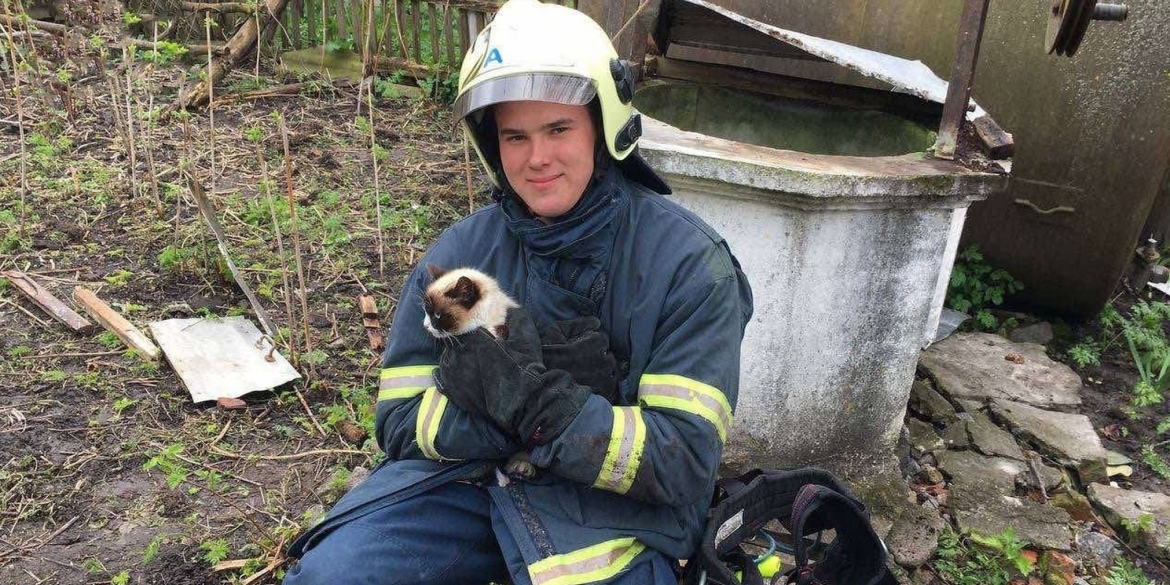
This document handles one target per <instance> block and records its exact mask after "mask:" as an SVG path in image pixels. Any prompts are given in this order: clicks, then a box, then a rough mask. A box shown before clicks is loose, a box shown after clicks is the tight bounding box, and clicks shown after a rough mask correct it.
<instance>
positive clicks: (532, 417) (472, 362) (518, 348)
mask: <svg viewBox="0 0 1170 585" xmlns="http://www.w3.org/2000/svg"><path fill="white" fill-rule="evenodd" d="M507 326H508V336H507V337H506V338H504V339H496V338H494V337H492V335H491V334H490V333H488V332H487V331H486V330H482V329H480V330H476V331H473V332H471V333H468V334H466V335H463V336H460V337H459V338H458V339H457V340H456V342H455V344H454V345H451V346H449V347H447V348H446V349H444V350H443V355H442V356H441V357H440V358H439V368H438V370H437V371H436V372H435V383H436V385H437V386H438V388H439V391H440V392H442V393H443V394H444V395H446V396H447V398H449V399H450V400H451V401H452V402H454V403H455V404H456V405H458V406H459V407H460V408H462V409H464V410H466V411H468V412H472V413H476V414H480V415H483V416H487V417H489V418H491V419H492V421H494V422H495V423H496V425H497V426H499V427H500V429H501V430H503V431H504V432H507V433H511V434H513V435H517V436H518V437H520V439H521V440H523V441H525V442H526V443H538V444H539V443H545V442H548V441H551V440H552V439H554V438H556V437H557V436H558V435H560V434H561V432H563V431H564V429H565V427H567V426H569V423H570V422H572V421H573V418H575V417H576V416H577V413H578V412H580V411H581V408H582V406H584V404H585V401H586V400H587V399H588V398H589V388H587V387H585V386H581V385H578V384H575V383H574V382H573V380H572V379H571V378H570V377H569V375H568V374H567V373H566V372H564V371H562V370H551V371H550V370H547V369H546V368H545V366H544V364H543V363H542V353H541V347H540V337H539V336H538V335H537V334H536V325H535V324H534V323H533V322H532V319H531V318H529V317H528V315H527V314H526V313H525V312H524V311H523V310H521V309H511V310H509V311H508V317H507Z"/></svg>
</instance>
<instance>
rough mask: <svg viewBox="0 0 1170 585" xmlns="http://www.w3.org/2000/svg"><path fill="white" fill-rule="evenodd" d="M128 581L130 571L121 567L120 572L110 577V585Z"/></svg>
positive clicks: (120, 584)
mask: <svg viewBox="0 0 1170 585" xmlns="http://www.w3.org/2000/svg"><path fill="white" fill-rule="evenodd" d="M128 583H130V571H127V570H125V569H122V571H121V572H120V573H118V574H117V575H114V576H113V577H110V585H127V584H128Z"/></svg>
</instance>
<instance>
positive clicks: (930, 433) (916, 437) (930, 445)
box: [906, 417, 946, 457]
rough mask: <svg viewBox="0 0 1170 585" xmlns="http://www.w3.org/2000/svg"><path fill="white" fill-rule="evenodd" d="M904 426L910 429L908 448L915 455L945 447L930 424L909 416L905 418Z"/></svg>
mask: <svg viewBox="0 0 1170 585" xmlns="http://www.w3.org/2000/svg"><path fill="white" fill-rule="evenodd" d="M906 428H907V429H909V430H910V448H911V450H912V451H913V453H914V456H915V457H921V456H922V455H924V454H926V453H934V452H936V451H942V450H943V449H944V448H946V446H945V445H944V444H943V440H942V439H941V438H939V436H938V434H937V433H935V432H934V427H932V426H930V423H927V422H922V421H920V420H918V419H916V418H913V417H911V418H908V419H906Z"/></svg>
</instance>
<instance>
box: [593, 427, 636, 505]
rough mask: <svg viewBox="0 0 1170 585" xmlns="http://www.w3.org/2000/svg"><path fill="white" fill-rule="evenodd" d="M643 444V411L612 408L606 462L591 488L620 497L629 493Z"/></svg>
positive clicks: (602, 464) (603, 463) (603, 462)
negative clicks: (615, 493)
mask: <svg viewBox="0 0 1170 585" xmlns="http://www.w3.org/2000/svg"><path fill="white" fill-rule="evenodd" d="M645 445H646V422H645V421H644V420H642V409H641V408H639V407H637V406H615V407H613V430H612V431H611V432H610V435H609V447H608V448H606V450H605V460H604V461H602V463H601V470H600V471H599V472H598V473H597V480H596V481H595V482H593V487H596V488H600V489H603V490H609V491H611V492H617V493H619V494H624V493H626V492H628V491H630V486H631V485H633V483H634V477H635V476H636V475H637V474H638V466H639V465H640V464H641V463H642V450H643V448H644V447H645Z"/></svg>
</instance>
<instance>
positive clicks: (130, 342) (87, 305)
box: [73, 286, 159, 360]
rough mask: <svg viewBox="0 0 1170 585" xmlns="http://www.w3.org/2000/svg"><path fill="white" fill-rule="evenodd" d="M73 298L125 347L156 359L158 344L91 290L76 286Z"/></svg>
mask: <svg viewBox="0 0 1170 585" xmlns="http://www.w3.org/2000/svg"><path fill="white" fill-rule="evenodd" d="M73 300H74V302H76V303H77V304H78V305H81V307H82V308H84V309H85V312H86V313H89V316H90V317H93V318H94V319H95V320H96V321H97V322H98V323H101V324H102V327H105V328H106V329H108V330H110V331H113V332H114V335H117V336H118V339H121V340H122V343H125V344H126V346H127V347H129V348H130V349H133V350H134V351H137V352H138V353H140V354H142V355H144V356H146V357H148V358H150V359H152V360H153V359H158V354H159V349H158V346H157V345H155V344H154V342H153V341H151V340H150V338H148V337H147V336H146V335H145V334H143V333H142V332H141V331H139V330H138V328H137V327H135V326H134V325H133V324H132V323H130V322H129V321H127V320H126V319H125V318H124V317H122V315H119V314H118V312H117V311H115V310H114V309H112V308H110V306H109V305H107V304H106V303H105V302H104V301H102V300H101V299H99V298H98V297H97V295H95V294H93V291H91V290H89V289H87V288H85V287H81V286H79V287H76V288H74V289H73Z"/></svg>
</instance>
